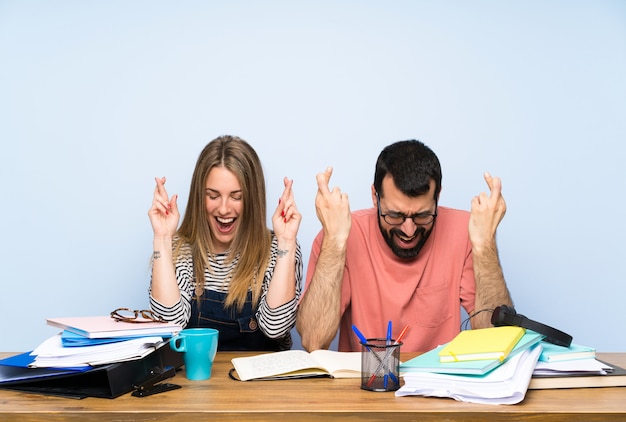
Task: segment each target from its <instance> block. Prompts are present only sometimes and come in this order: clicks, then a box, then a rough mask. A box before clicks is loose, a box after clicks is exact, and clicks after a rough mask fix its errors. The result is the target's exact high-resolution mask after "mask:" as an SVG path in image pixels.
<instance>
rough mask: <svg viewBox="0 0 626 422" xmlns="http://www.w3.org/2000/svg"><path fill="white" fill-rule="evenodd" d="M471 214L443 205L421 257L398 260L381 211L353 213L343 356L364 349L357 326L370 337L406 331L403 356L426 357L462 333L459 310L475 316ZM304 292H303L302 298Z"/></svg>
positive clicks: (345, 289)
mask: <svg viewBox="0 0 626 422" xmlns="http://www.w3.org/2000/svg"><path fill="white" fill-rule="evenodd" d="M468 223H469V212H467V211H461V210H455V209H451V208H446V207H438V210H437V219H436V220H435V225H434V228H433V231H432V233H431V235H430V237H429V239H428V241H427V242H426V244H425V245H424V247H423V249H422V250H421V251H420V253H419V254H418V256H417V257H416V258H412V259H405V258H399V257H397V256H396V255H394V253H393V252H392V251H391V249H390V248H389V246H388V245H387V243H386V242H385V239H384V238H383V236H382V234H381V232H380V229H379V227H378V213H377V209H376V208H370V209H365V210H360V211H356V212H354V213H352V228H351V231H350V235H349V237H348V245H347V252H346V264H345V271H344V275H343V282H342V289H341V322H340V327H339V328H340V333H339V350H340V351H359V350H361V346H360V343H359V340H358V338H357V337H356V335H355V334H354V332H353V331H352V324H354V325H356V327H357V328H358V329H359V330H360V331H361V332H362V333H363V335H365V336H366V337H368V338H374V337H382V338H384V337H385V336H386V332H387V323H388V321H389V320H391V321H392V322H393V337H394V338H395V337H396V336H398V334H400V331H401V330H402V328H403V327H404V326H405V325H408V326H409V329H408V331H407V333H406V335H405V337H404V339H403V346H402V349H401V350H402V351H406V352H425V351H428V350H431V349H433V348H435V347H436V346H438V345H440V344H443V343H446V342H448V341H450V340H452V338H453V337H454V336H455V335H456V334H458V333H459V331H460V325H461V308H460V307H461V306H463V308H464V309H465V310H466V311H467V312H468V313H470V314H471V313H472V312H473V311H474V297H475V292H476V285H475V281H474V270H473V265H472V252H471V251H472V246H471V243H470V240H469V233H468ZM322 238H323V233H322V232H320V233H319V234H318V235H317V237H316V238H315V241H314V242H313V247H312V251H311V255H310V258H309V264H308V271H307V277H306V287H308V285H309V282H310V281H311V278H312V276H313V273H314V270H315V264H316V263H317V259H318V256H319V253H320V248H321V244H322ZM304 294H306V291H305V293H304Z"/></svg>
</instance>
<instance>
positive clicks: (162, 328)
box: [0, 316, 183, 398]
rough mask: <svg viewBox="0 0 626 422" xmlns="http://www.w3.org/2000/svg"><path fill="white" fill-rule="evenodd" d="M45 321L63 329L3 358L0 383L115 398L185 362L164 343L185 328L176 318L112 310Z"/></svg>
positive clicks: (169, 373) (68, 394) (146, 385)
mask: <svg viewBox="0 0 626 422" xmlns="http://www.w3.org/2000/svg"><path fill="white" fill-rule="evenodd" d="M47 322H48V324H49V325H52V326H54V327H57V328H61V329H62V330H63V331H62V332H60V333H58V334H57V335H55V336H52V337H50V338H48V339H47V340H45V341H44V342H43V343H41V344H40V345H39V346H38V347H37V348H35V349H34V350H33V351H31V352H25V353H21V354H17V355H14V356H11V357H8V358H5V359H2V360H0V388H3V389H13V390H20V391H29V392H36V393H42V394H52V395H61V396H66V397H73V398H83V397H107V398H114V397H117V396H119V395H121V394H125V393H127V392H129V391H132V390H133V389H136V388H140V389H142V394H145V393H144V391H148V389H151V388H152V387H151V386H152V385H153V384H155V383H156V382H157V381H160V380H162V379H165V378H167V377H171V376H174V374H175V368H178V367H180V366H182V364H183V361H182V357H181V354H180V353H177V352H174V351H173V350H170V347H164V346H167V341H168V337H171V336H172V335H174V334H175V333H177V332H178V331H180V330H181V329H182V327H181V326H180V325H178V324H171V323H161V322H156V323H154V322H145V323H143V322H142V323H130V322H123V321H120V322H118V321H115V320H113V319H112V318H111V317H110V316H101V317H80V318H52V319H48V320H47ZM155 380H157V381H155ZM155 388H156V387H155ZM133 394H134V393H133Z"/></svg>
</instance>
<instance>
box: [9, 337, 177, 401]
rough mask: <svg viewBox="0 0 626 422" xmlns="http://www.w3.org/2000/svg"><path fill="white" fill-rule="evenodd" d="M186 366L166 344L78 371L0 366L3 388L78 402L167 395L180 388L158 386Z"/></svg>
mask: <svg viewBox="0 0 626 422" xmlns="http://www.w3.org/2000/svg"><path fill="white" fill-rule="evenodd" d="M182 365H183V356H182V353H179V352H175V351H174V350H172V349H171V348H170V346H169V343H168V342H165V343H163V344H162V345H161V347H159V348H157V349H156V350H154V351H153V352H152V353H150V354H149V355H147V356H146V357H144V358H142V359H138V360H130V361H125V362H119V363H111V364H107V365H99V366H94V367H93V368H90V369H87V370H84V371H76V370H66V369H54V368H24V367H17V366H5V365H2V364H1V362H0V388H3V389H10V390H18V391H24V392H32V393H40V394H47V395H55V396H63V397H70V398H76V399H82V398H85V397H101V398H110V399H112V398H115V397H119V396H121V395H123V394H126V393H129V392H131V391H133V390H134V391H136V392H137V394H134V395H136V396H145V395H149V394H151V391H150V389H151V388H152V387H155V388H156V390H155V391H157V392H158V391H166V390H168V389H173V388H178V386H175V385H172V384H167V385H166V386H165V387H166V388H161V389H159V388H158V387H159V386H158V385H156V383H157V382H159V381H162V380H163V379H165V378H168V377H171V376H174V374H175V372H176V369H178V368H180V367H181V366H182Z"/></svg>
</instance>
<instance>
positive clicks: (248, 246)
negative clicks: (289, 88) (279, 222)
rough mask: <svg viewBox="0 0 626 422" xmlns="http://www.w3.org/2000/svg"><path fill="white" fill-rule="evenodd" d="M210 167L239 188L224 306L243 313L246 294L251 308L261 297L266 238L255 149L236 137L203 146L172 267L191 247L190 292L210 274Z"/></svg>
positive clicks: (267, 255) (199, 287) (267, 254)
mask: <svg viewBox="0 0 626 422" xmlns="http://www.w3.org/2000/svg"><path fill="white" fill-rule="evenodd" d="M214 167H223V168H225V169H227V170H229V171H230V172H232V173H233V174H234V175H235V176H236V177H237V179H238V180H239V184H240V185H241V192H242V213H241V215H240V216H239V220H240V223H239V225H238V226H237V231H236V233H235V237H234V239H233V242H232V244H231V247H230V249H229V252H228V257H227V261H226V262H227V263H229V262H232V261H233V260H234V259H235V258H238V262H237V265H236V266H235V269H234V270H233V274H230V284H229V289H228V294H227V296H226V301H225V306H226V307H229V306H233V305H235V306H236V307H237V308H238V309H239V310H241V309H242V308H243V305H244V303H245V301H246V297H247V294H248V291H249V290H251V291H252V303H253V305H254V306H256V305H257V304H258V302H259V299H260V297H261V287H262V284H263V276H264V274H265V270H266V268H267V266H268V264H269V259H270V249H271V234H270V231H269V230H268V228H267V227H266V204H265V178H264V176H263V168H262V167H261V161H260V160H259V157H258V155H257V153H256V152H255V150H254V149H253V148H252V147H251V146H250V145H249V144H248V143H247V142H246V141H244V140H243V139H241V138H238V137H236V136H228V135H225V136H220V137H218V138H216V139H214V140H212V141H211V142H209V144H207V146H205V147H204V149H203V150H202V152H201V153H200V156H199V157H198V161H197V162H196V167H195V170H194V172H193V177H192V179H191V187H190V189H189V201H188V203H187V208H186V211H185V216H184V218H183V221H182V223H181V225H180V228H179V229H178V232H177V234H178V237H179V241H178V243H177V247H176V248H175V250H174V262H176V260H177V258H178V256H179V254H180V248H181V245H182V244H183V243H187V244H189V245H190V246H191V254H192V258H193V266H194V273H195V293H196V296H197V297H198V298H199V297H200V296H201V295H202V293H203V292H204V284H205V275H204V274H205V273H204V271H205V269H209V270H210V267H209V258H208V255H209V254H213V253H214V252H213V251H214V250H215V248H214V238H213V233H212V232H211V228H210V225H209V220H208V219H209V216H208V215H207V211H206V206H205V197H206V186H205V184H206V180H207V177H208V175H209V172H210V171H211V169H213V168H214Z"/></svg>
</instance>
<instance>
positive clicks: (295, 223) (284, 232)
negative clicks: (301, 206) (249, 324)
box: [272, 177, 302, 242]
mask: <svg viewBox="0 0 626 422" xmlns="http://www.w3.org/2000/svg"><path fill="white" fill-rule="evenodd" d="M283 183H284V184H285V190H284V191H283V194H282V195H281V197H280V199H279V200H278V206H277V207H276V211H274V215H272V225H273V228H274V234H275V235H276V237H277V238H278V239H279V240H284V241H289V242H295V241H296V237H297V235H298V228H299V227H300V221H302V215H301V214H300V213H299V212H298V207H297V206H296V201H295V199H294V197H293V190H292V186H293V180H289V179H288V178H286V177H285V178H284V180H283Z"/></svg>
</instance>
